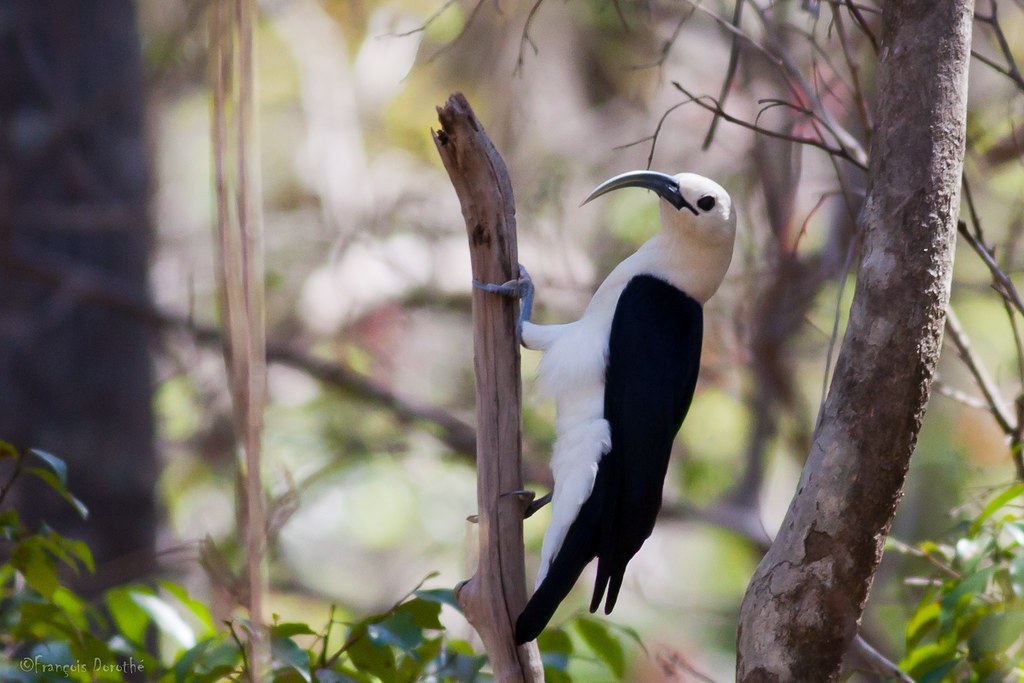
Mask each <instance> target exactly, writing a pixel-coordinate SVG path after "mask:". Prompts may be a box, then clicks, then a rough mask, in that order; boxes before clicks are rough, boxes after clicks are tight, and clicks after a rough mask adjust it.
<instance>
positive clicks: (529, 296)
mask: <svg viewBox="0 0 1024 683" xmlns="http://www.w3.org/2000/svg"><path fill="white" fill-rule="evenodd" d="M473 286H474V287H476V288H477V289H482V290H483V291H485V292H491V293H493V294H501V295H502V296H511V297H515V298H518V299H519V300H520V303H519V322H518V323H517V324H516V336H517V337H518V339H519V343H520V344H521V343H522V342H523V323H527V322H530V315H531V314H532V313H533V280H532V279H530V274H529V273H528V272H526V268H524V267H523V264H521V263H520V264H519V277H518V278H516V279H515V280H509V281H508V282H504V283H502V284H500V285H497V284H493V283H488V284H484V283H482V282H478V281H477V280H473Z"/></svg>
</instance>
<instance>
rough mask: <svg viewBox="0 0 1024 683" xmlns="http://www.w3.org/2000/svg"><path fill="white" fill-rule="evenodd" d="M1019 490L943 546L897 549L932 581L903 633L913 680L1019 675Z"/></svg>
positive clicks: (1022, 604)
mask: <svg viewBox="0 0 1024 683" xmlns="http://www.w3.org/2000/svg"><path fill="white" fill-rule="evenodd" d="M1022 497H1024V483H1016V484H1013V485H1011V486H1008V487H1005V488H1004V489H1003V490H1001V491H1000V492H999V493H998V494H997V495H994V496H993V497H992V498H991V500H990V501H988V503H987V504H986V505H985V506H984V507H983V508H982V510H981V512H980V513H979V514H978V516H977V517H976V518H974V519H973V520H963V521H962V522H961V523H960V524H959V525H958V526H957V528H956V531H955V533H954V534H953V537H952V538H951V539H950V540H949V542H948V543H935V542H932V541H926V542H924V543H920V544H918V545H917V546H916V547H915V548H909V547H906V546H900V545H899V544H894V545H895V547H896V548H897V549H899V550H901V551H903V552H906V553H909V554H912V555H916V556H918V557H920V558H923V559H925V560H927V561H928V562H929V563H930V564H931V565H932V566H933V568H934V572H933V575H932V576H931V577H928V578H926V579H924V580H923V581H921V583H923V584H925V585H926V586H927V589H926V591H925V594H924V596H923V597H922V599H921V601H920V602H919V603H918V604H917V607H916V609H915V610H914V613H913V615H912V616H911V618H910V620H909V622H908V624H907V629H906V637H907V655H906V657H905V658H904V659H903V661H902V662H901V664H900V666H901V668H903V669H904V670H905V671H906V672H907V673H908V674H910V676H912V677H913V678H914V679H915V680H918V681H921V682H923V683H932V682H938V681H970V682H971V683H975V682H977V683H992V682H995V681H1003V680H1007V679H1009V678H1010V677H1011V676H1013V675H1016V676H1017V677H1020V676H1022V675H1024V666H1022V665H1021V662H1022V661H1024V636H1022V633H1024V514H1022V512H1021V507H1022V506H1021V503H1022V501H1024V498H1022Z"/></svg>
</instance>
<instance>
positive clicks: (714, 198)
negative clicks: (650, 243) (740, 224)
mask: <svg viewBox="0 0 1024 683" xmlns="http://www.w3.org/2000/svg"><path fill="white" fill-rule="evenodd" d="M623 187H643V188H646V189H648V190H652V191H653V192H655V193H657V195H658V196H659V197H661V199H662V202H661V224H662V228H663V229H667V230H670V231H672V232H679V233H682V234H684V235H686V237H687V238H688V239H691V240H696V241H698V242H709V243H714V242H719V243H722V244H728V245H729V247H730V249H731V248H732V243H733V241H734V240H735V238H736V212H735V211H734V210H733V205H732V198H731V197H730V196H729V193H728V192H726V191H725V188H723V187H722V186H721V185H719V184H718V183H716V182H715V181H713V180H711V179H710V178H705V177H704V176H702V175H697V174H696V173H678V174H676V175H674V176H672V175H668V174H665V173H658V172H657V171H628V172H626V173H622V174H620V175H617V176H615V177H614V178H611V179H609V180H606V181H604V182H603V183H601V184H600V185H598V186H597V188H595V189H594V191H593V192H591V193H590V194H589V195H588V196H587V198H586V199H584V200H583V204H586V203H587V202H589V201H590V200H592V199H596V198H597V197H600V196H601V195H603V194H606V193H608V192H611V191H612V190H618V189H620V188H623ZM581 206H582V204H581Z"/></svg>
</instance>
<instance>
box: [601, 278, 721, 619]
mask: <svg viewBox="0 0 1024 683" xmlns="http://www.w3.org/2000/svg"><path fill="white" fill-rule="evenodd" d="M703 328H704V314H703V310H702V308H701V305H700V303H699V302H697V301H696V300H695V299H693V298H692V297H690V296H688V295H687V294H685V293H684V292H682V291H680V290H679V289H677V288H675V287H673V286H672V285H670V284H668V283H667V282H665V281H663V280H661V279H659V278H657V277H654V276H651V275H638V276H636V277H634V278H633V279H632V280H630V282H629V284H628V285H627V286H626V288H625V289H624V290H623V292H622V295H621V296H620V297H619V301H618V304H617V305H616V308H615V316H614V318H613V319H612V327H611V334H610V336H609V340H608V370H607V373H606V378H605V394H604V395H605V418H606V419H607V420H608V423H609V424H610V426H611V437H612V448H611V451H610V452H609V453H608V454H607V455H605V456H604V457H603V458H602V459H601V463H600V466H599V468H598V474H597V481H596V482H595V486H594V488H595V493H597V492H598V491H599V490H600V492H601V495H602V496H603V498H604V500H603V503H602V505H601V525H600V526H601V531H600V536H599V539H600V540H599V544H598V551H597V552H598V567H597V580H596V582H595V585H594V595H593V599H592V601H591V605H590V610H591V611H595V610H596V609H597V607H598V606H599V605H600V603H601V599H602V597H603V596H604V593H605V588H606V587H607V591H608V598H607V601H606V602H605V613H606V614H607V613H609V612H611V610H612V608H613V607H614V606H615V601H616V599H617V598H618V594H619V588H620V587H621V585H622V577H623V574H624V573H625V570H626V564H627V563H628V562H629V560H630V559H631V558H632V557H633V555H635V554H636V552H637V551H638V550H640V546H642V545H643V543H644V541H645V540H647V538H648V537H649V536H650V535H651V532H652V531H653V530H654V522H655V519H656V518H657V516H658V511H659V509H660V508H661V494H662V488H663V486H664V482H665V473H666V471H667V470H668V461H669V455H670V453H671V451H672V442H673V440H674V439H675V436H676V433H677V432H678V431H679V427H680V426H681V425H682V423H683V418H684V417H686V411H687V410H688V409H689V407H690V402H691V400H692V399H693V392H694V388H695V387H696V384H697V372H698V370H699V368H700V352H701V341H702V337H703Z"/></svg>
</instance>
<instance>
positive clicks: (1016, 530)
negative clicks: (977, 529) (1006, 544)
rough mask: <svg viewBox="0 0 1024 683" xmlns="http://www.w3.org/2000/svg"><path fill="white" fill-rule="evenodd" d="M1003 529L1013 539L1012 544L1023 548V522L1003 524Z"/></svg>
mask: <svg viewBox="0 0 1024 683" xmlns="http://www.w3.org/2000/svg"><path fill="white" fill-rule="evenodd" d="M1003 529H1005V530H1006V533H1008V534H1009V535H1010V537H1011V538H1013V542H1014V543H1016V544H1017V545H1018V546H1020V547H1022V548H1024V522H1005V523H1004V524H1003Z"/></svg>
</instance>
